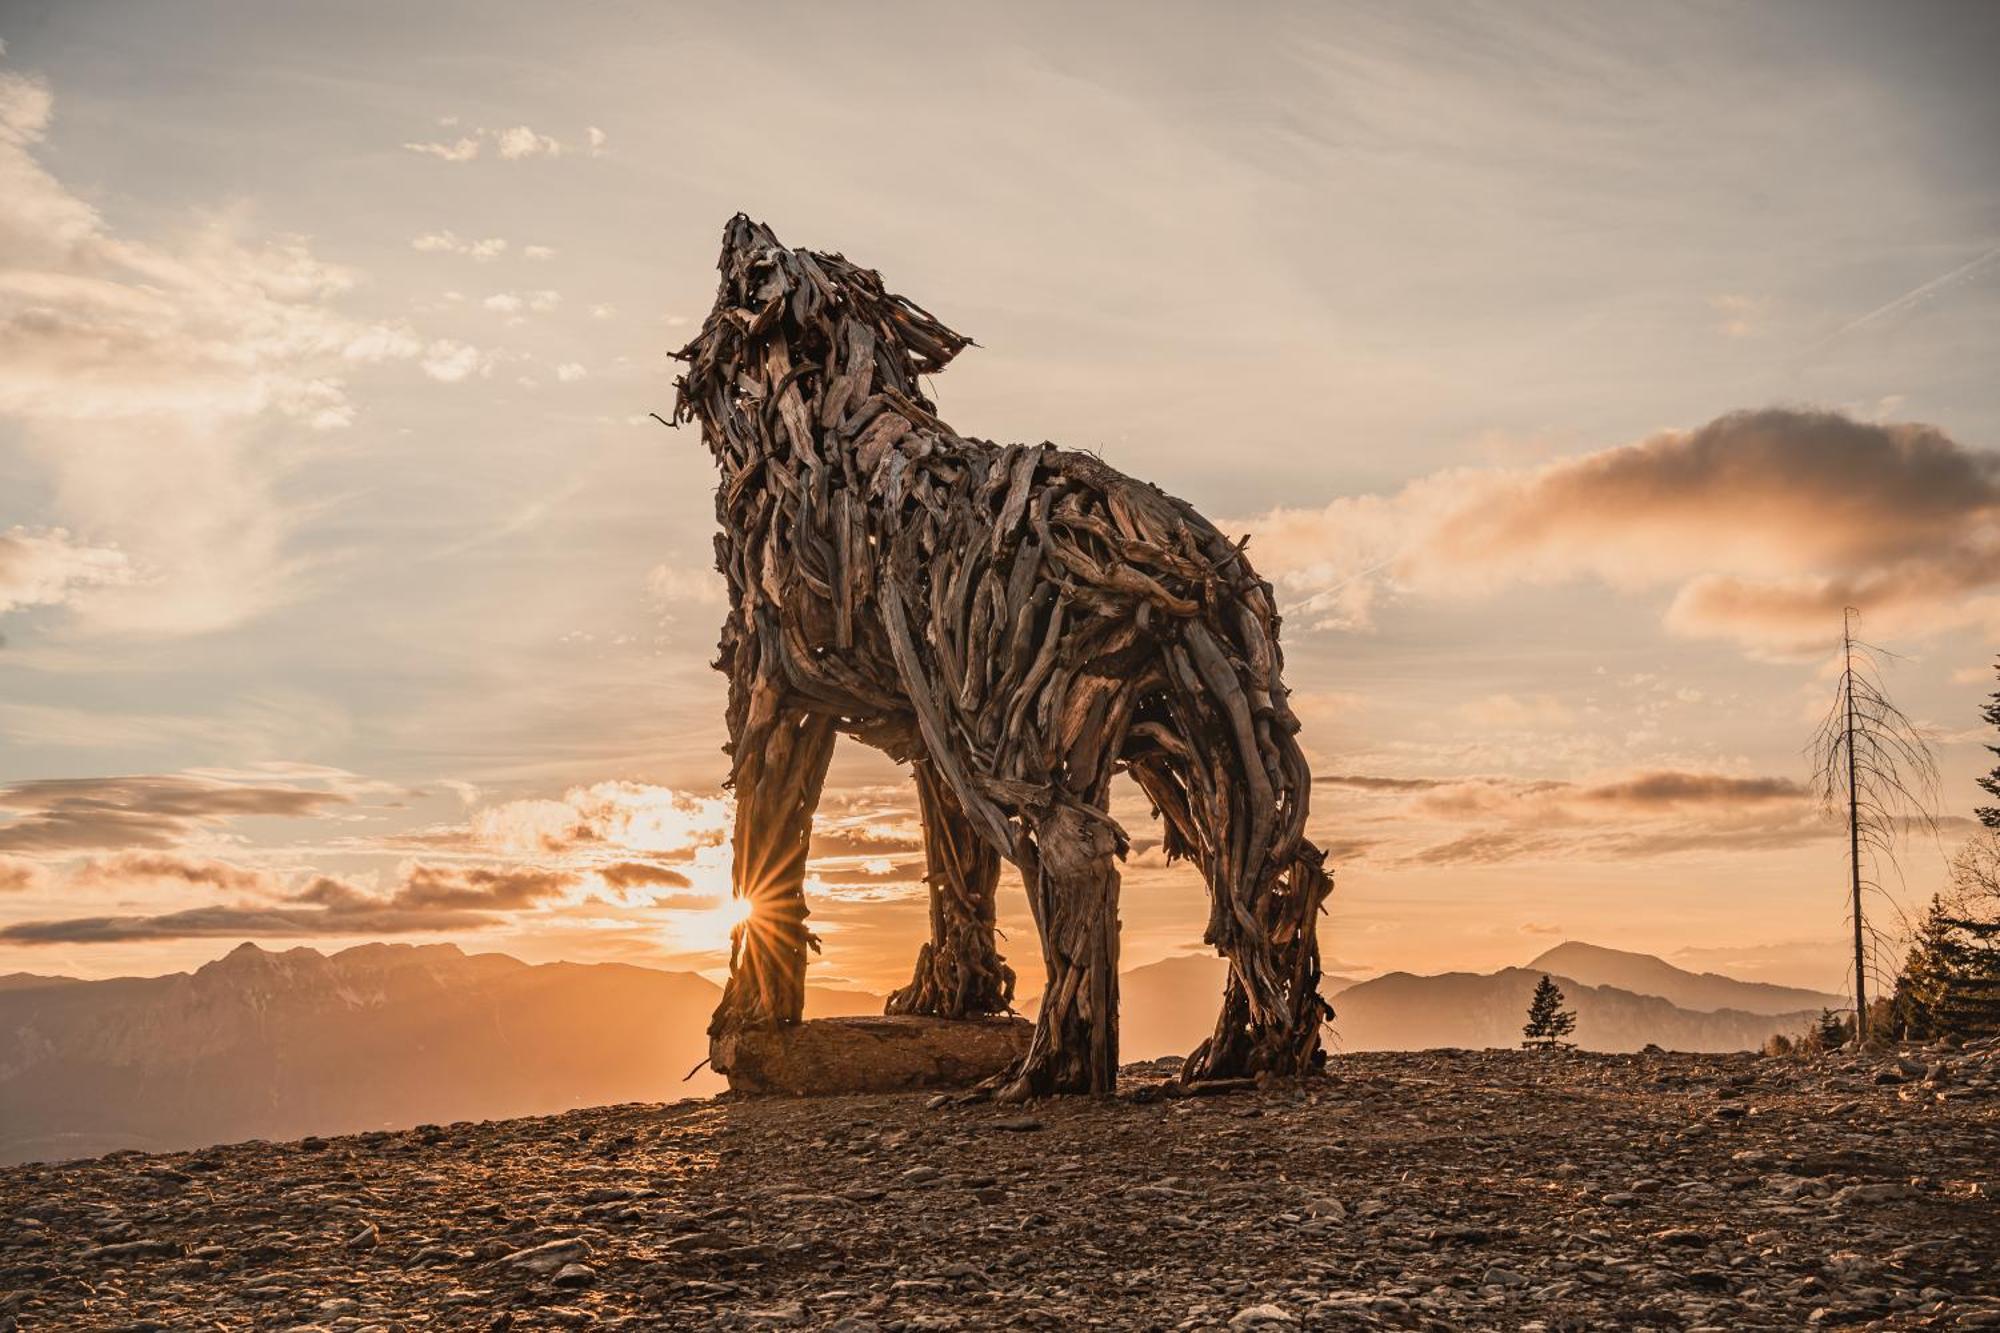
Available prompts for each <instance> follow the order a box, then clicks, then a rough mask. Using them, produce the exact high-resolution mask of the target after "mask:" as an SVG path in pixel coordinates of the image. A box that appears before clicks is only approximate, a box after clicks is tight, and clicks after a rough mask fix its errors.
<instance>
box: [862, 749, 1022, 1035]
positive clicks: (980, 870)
mask: <svg viewBox="0 0 2000 1333" xmlns="http://www.w3.org/2000/svg"><path fill="white" fill-rule="evenodd" d="M916 776H917V800H918V806H919V809H920V811H921V813H922V816H923V825H924V861H925V867H924V878H925V879H926V880H927V881H928V882H929V884H930V889H931V937H930V940H929V941H928V942H927V943H925V944H924V946H923V947H922V948H921V949H919V950H918V952H917V967H916V972H915V974H914V975H913V976H912V977H911V978H910V984H909V985H907V986H905V987H903V988H902V989H901V990H899V991H897V992H896V993H895V994H893V995H891V996H890V997H889V1005H888V1012H889V1013H892V1014H935V1015H937V1016H938V1017H940V1018H972V1017H976V1016H978V1015H980V1014H1002V1013H1006V1012H1007V1011H1008V1009H1009V1008H1010V1007H1011V1006H1012V1004H1013V1000H1014V972H1013V969H1011V968H1009V967H1008V966H1007V964H1006V963H1004V962H1002V961H1001V959H1000V953H999V950H998V949H997V948H996V947H995V945H994V914H993V895H994V890H995V888H996V887H997V886H998V884H999V882H1000V853H999V852H997V851H995V850H994V849H993V847H992V845H991V844H990V843H988V842H987V841H986V840H985V839H984V838H981V837H980V836H979V833H978V831H977V830H976V829H975V828H974V827H973V824H972V821H971V820H969V819H967V818H966V817H965V814H964V812H963V811H962V810H960V809H959V807H958V801H957V799H956V798H955V797H954V796H953V795H952V793H951V788H950V786H949V785H948V784H946V783H945V782H944V781H943V780H942V779H941V778H940V777H939V776H938V773H937V770H936V769H934V768H933V767H931V765H930V764H929V763H928V762H927V761H925V760H923V759H919V760H917V762H916Z"/></svg>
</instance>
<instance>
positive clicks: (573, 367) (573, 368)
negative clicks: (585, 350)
mask: <svg viewBox="0 0 2000 1333" xmlns="http://www.w3.org/2000/svg"><path fill="white" fill-rule="evenodd" d="M589 373H590V372H589V371H587V370H585V369H584V368H583V367H582V366H580V365H578V364H577V363H576V362H574V361H565V362H563V363H562V364H561V365H559V366H557V367H556V378H557V379H558V380H561V381H562V382H563V383H564V384H574V383H576V381H578V380H580V379H582V378H584V377H585V376H586V375H588V374H589Z"/></svg>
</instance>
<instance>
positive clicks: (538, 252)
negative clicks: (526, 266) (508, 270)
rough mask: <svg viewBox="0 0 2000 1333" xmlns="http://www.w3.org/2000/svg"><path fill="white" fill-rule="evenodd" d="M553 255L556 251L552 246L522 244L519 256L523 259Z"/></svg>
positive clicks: (546, 257)
mask: <svg viewBox="0 0 2000 1333" xmlns="http://www.w3.org/2000/svg"><path fill="white" fill-rule="evenodd" d="M555 257H556V252H555V248H554V247H553V246H548V245H524V246H522V247H521V258H523V259H554V258H555Z"/></svg>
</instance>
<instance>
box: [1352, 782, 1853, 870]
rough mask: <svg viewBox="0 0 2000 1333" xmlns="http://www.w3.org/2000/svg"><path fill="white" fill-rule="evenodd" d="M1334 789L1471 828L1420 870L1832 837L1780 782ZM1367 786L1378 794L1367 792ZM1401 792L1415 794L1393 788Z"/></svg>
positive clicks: (1435, 849) (1812, 809) (1798, 794)
mask: <svg viewBox="0 0 2000 1333" xmlns="http://www.w3.org/2000/svg"><path fill="white" fill-rule="evenodd" d="M1334 781H1335V783H1336V784H1338V785H1346V786H1350V787H1353V788H1356V789H1357V790H1367V791H1375V792H1379V793H1383V794H1390V795H1396V796H1399V797H1400V798H1401V804H1400V806H1399V808H1398V809H1397V810H1396V811H1395V815H1396V817H1397V818H1399V819H1400V820H1402V821H1405V822H1408V823H1411V824H1412V825H1414V826H1416V827H1418V828H1425V827H1435V826H1437V825H1440V824H1446V825H1460V826H1464V825H1476V826H1477V827H1473V828H1470V829H1468V830H1467V831H1465V832H1462V833H1459V834H1456V835H1454V836H1451V837H1447V838H1445V839H1444V840H1442V841H1437V842H1432V843H1430V844H1428V845H1426V846H1424V847H1422V848H1421V849H1420V850H1418V851H1416V852H1414V853H1412V854H1411V855H1409V856H1408V857H1406V858H1405V859H1406V860H1407V861H1408V862H1410V863H1412V864H1416V865H1424V866H1446V865H1492V864H1497V863H1499V862H1503V861H1522V860H1538V859H1556V858H1563V859H1581V860H1606V861H1615V860H1627V859H1632V858H1642V857H1649V856H1664V855H1669V854H1672V853H1677V852H1691V851H1710V850H1720V849H1730V850H1737V851H1758V850H1770V849H1776V848H1784V847H1796V846H1800V845H1803V844H1806V843H1810V842H1815V841H1818V840H1820V839H1822V838H1826V837H1829V836H1831V834H1832V832H1833V829H1832V826H1831V825H1830V824H1828V822H1827V821H1826V819H1825V818H1824V816H1823V814H1822V813H1821V811H1820V809H1819V806H1818V804H1817V803H1816V802H1815V801H1814V799H1813V797H1812V794H1811V792H1810V791H1809V790H1808V789H1807V788H1806V787H1805V786H1803V785H1802V784H1800V783H1798V782H1795V781H1793V780H1791V779H1790V778H1780V777H1762V776H1757V777H1738V776H1734V775H1730V774H1722V773H1702V772H1689V771H1685V770H1679V769H1654V770H1645V771H1641V772H1637V773H1631V774H1626V775H1618V776H1610V777H1604V778H1598V779H1595V780H1591V781H1587V782H1570V781H1562V780H1556V779H1520V778H1501V777H1469V778H1461V779H1447V780H1437V779H1415V780H1404V779H1381V780H1376V779H1367V778H1353V777H1342V778H1336V779H1334ZM1371 783H1379V784H1381V785H1367V784H1371ZM1405 783H1410V784H1415V785H1397V784H1405Z"/></svg>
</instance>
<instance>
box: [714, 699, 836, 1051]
mask: <svg viewBox="0 0 2000 1333" xmlns="http://www.w3.org/2000/svg"><path fill="white" fill-rule="evenodd" d="M833 722H834V719H832V718H830V717H823V716H820V715H818V714H814V713H807V712H804V711H801V710H798V709H789V708H787V709H776V710H773V711H772V713H771V715H770V716H769V717H768V718H767V719H765V720H763V721H762V722H761V723H760V724H758V725H753V726H748V727H746V728H745V729H744V735H743V736H742V737H741V738H740V739H739V740H738V741H737V744H736V754H737V768H736V831H735V836H734V841H733V847H734V851H735V863H734V866H733V867H732V869H731V872H730V892H731V894H732V895H733V896H734V897H735V898H736V899H737V900H738V901H740V902H742V903H743V904H745V915H744V919H743V920H742V921H741V922H740V923H739V924H738V925H737V926H736V928H735V929H734V930H732V931H731V932H730V933H729V945H730V947H729V981H728V984H727V985H725V986H724V987H723V991H722V1003H721V1004H720V1005H718V1006H717V1007H716V1010H715V1016H714V1017H713V1018H712V1019H711V1020H710V1021H709V1025H708V1032H709V1036H710V1037H715V1036H718V1035H720V1034H722V1033H724V1032H726V1031H729V1030H731V1029H734V1028H742V1027H768V1026H771V1025H774V1024H778V1023H796V1022H798V1021H799V1016H800V1013H801V1012H802V1010H803V1009H804V1006H805V986H806V953H807V950H809V949H817V948H818V947H819V941H818V940H817V939H815V938H814V937H813V934H812V932H811V931H809V930H807V929H806V901H805V877H806V847H807V844H808V841H809V839H810V837H811V835H812V816H813V811H814V809H816V808H817V807H818V805H819V795H820V787H821V786H822V784H823V783H824V782H825V781H826V767H827V762H828V761H829V760H830V759H831V758H832V756H833V738H834V730H833Z"/></svg>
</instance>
